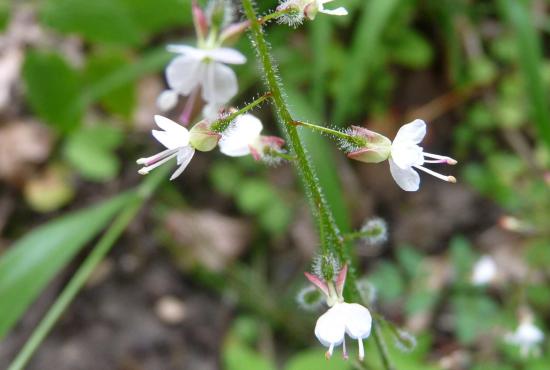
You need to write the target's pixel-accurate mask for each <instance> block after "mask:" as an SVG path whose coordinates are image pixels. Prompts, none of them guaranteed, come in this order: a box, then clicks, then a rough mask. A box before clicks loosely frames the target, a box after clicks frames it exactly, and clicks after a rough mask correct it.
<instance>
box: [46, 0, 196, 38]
mask: <svg viewBox="0 0 550 370" xmlns="http://www.w3.org/2000/svg"><path fill="white" fill-rule="evenodd" d="M41 18H42V21H43V22H44V23H45V24H47V25H49V26H50V27H53V28H55V29H56V30H58V31H60V32H63V33H68V34H71V33H75V34H78V35H80V36H81V37H83V38H84V39H85V40H87V41H92V42H104V43H109V44H115V45H130V46H133V45H138V44H142V43H144V42H145V41H147V39H149V38H150V37H151V36H152V35H153V34H154V33H156V32H159V31H162V30H165V29H168V28H170V27H173V26H178V25H186V24H189V23H191V1H188V0H93V1H88V0H46V1H45V2H44V3H43V6H42V9H41Z"/></svg>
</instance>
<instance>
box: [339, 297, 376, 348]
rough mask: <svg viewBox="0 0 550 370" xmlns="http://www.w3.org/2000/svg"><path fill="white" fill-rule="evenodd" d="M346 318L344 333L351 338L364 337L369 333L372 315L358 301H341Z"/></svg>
mask: <svg viewBox="0 0 550 370" xmlns="http://www.w3.org/2000/svg"><path fill="white" fill-rule="evenodd" d="M341 305H342V306H343V309H344V310H343V312H345V315H344V317H345V318H346V333H347V334H348V335H349V336H350V337H351V338H353V339H359V338H361V339H364V338H367V337H368V336H369V335H370V330H371V327H372V317H371V314H370V312H369V310H368V309H367V308H366V307H363V306H361V305H360V304H358V303H341Z"/></svg>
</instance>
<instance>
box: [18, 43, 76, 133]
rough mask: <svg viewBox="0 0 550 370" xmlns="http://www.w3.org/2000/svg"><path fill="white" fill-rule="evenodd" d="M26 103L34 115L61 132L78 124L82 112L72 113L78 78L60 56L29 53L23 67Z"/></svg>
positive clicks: (74, 110)
mask: <svg viewBox="0 0 550 370" xmlns="http://www.w3.org/2000/svg"><path fill="white" fill-rule="evenodd" d="M23 80H24V81H25V85H26V90H27V91H26V93H27V99H28V102H29V104H30V105H31V108H32V109H33V110H34V111H35V113H36V114H37V115H38V116H39V117H40V118H42V119H43V120H45V121H46V122H48V123H49V124H50V125H52V126H53V127H54V128H56V129H57V130H58V131H60V132H67V131H70V130H72V129H74V128H75V127H78V125H79V124H80V118H81V116H82V113H83V110H82V109H71V107H73V104H72V102H74V101H75V98H76V97H77V95H78V93H79V75H78V73H77V72H76V71H75V70H74V69H72V68H71V67H70V66H69V65H68V64H67V62H66V61H65V60H64V59H63V58H62V57H61V56H59V55H57V54H53V53H42V52H37V51H30V52H28V53H27V56H26V59H25V63H24V65H23Z"/></svg>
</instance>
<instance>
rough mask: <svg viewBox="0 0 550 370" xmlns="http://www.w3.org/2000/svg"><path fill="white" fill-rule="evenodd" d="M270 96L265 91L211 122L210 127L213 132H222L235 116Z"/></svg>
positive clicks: (254, 106)
mask: <svg viewBox="0 0 550 370" xmlns="http://www.w3.org/2000/svg"><path fill="white" fill-rule="evenodd" d="M270 97H271V93H270V92H266V93H265V94H263V95H262V96H260V97H259V98H258V99H256V100H254V101H253V102H252V103H250V104H247V105H245V106H244V107H242V108H241V109H239V110H237V111H235V112H232V113H231V114H229V115H227V116H225V117H222V118H220V119H219V120H217V121H215V122H213V123H212V126H211V127H210V129H211V130H212V131H214V132H219V133H222V132H224V131H225V130H226V129H227V128H228V127H229V125H230V124H231V122H233V121H234V120H235V118H237V117H239V116H240V115H242V114H244V113H246V112H248V111H250V110H252V109H254V108H256V107H257V106H258V105H260V104H262V103H263V102H264V101H266V100H267V99H269V98H270Z"/></svg>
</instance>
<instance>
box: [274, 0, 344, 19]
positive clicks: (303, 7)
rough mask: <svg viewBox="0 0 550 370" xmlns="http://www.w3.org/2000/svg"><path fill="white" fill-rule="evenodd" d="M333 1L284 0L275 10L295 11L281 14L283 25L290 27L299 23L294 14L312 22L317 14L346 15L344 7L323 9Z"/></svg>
mask: <svg viewBox="0 0 550 370" xmlns="http://www.w3.org/2000/svg"><path fill="white" fill-rule="evenodd" d="M333 1H334V0H286V1H283V2H281V5H279V6H278V7H277V10H279V11H281V10H287V9H292V10H295V11H296V13H292V12H291V13H288V14H283V15H282V16H281V19H282V21H283V23H288V24H290V25H295V24H299V23H301V18H296V14H298V15H299V17H303V15H305V16H306V17H308V18H309V19H310V20H314V19H315V16H317V13H324V14H328V15H338V16H342V15H348V11H347V10H346V8H344V7H342V6H341V7H339V8H336V9H325V4H328V3H331V2H333Z"/></svg>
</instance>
